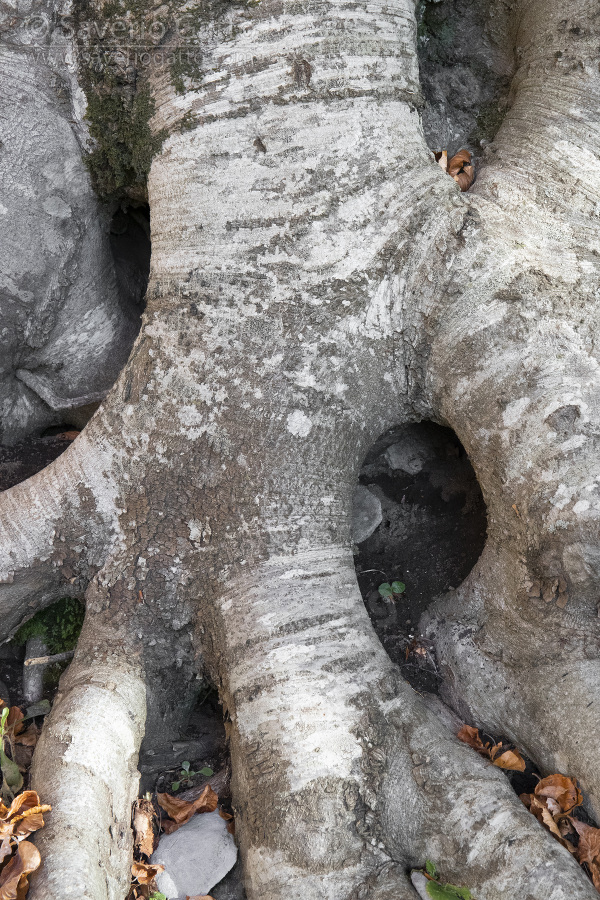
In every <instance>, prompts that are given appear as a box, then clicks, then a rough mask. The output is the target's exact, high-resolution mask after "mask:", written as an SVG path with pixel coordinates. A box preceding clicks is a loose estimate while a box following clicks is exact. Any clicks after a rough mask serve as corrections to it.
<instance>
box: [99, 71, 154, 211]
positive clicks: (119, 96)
mask: <svg viewBox="0 0 600 900" xmlns="http://www.w3.org/2000/svg"><path fill="white" fill-rule="evenodd" d="M153 114H154V99H153V98H152V96H151V94H150V88H149V87H148V86H146V85H144V86H143V87H142V88H141V89H139V90H138V91H136V92H135V93H134V94H133V96H132V97H131V98H127V97H126V96H125V93H124V91H120V90H119V86H118V84H117V83H116V79H115V78H114V77H112V78H111V77H106V78H105V79H103V80H102V81H100V82H99V83H97V84H96V85H94V87H93V88H91V89H89V88H88V110H87V119H88V121H89V123H90V134H91V136H92V137H93V138H94V141H95V144H96V147H95V149H94V150H93V151H92V152H91V153H90V154H88V157H87V160H86V162H87V166H88V168H89V170H90V174H91V176H92V182H93V185H94V188H95V190H96V192H97V193H98V195H99V196H100V197H102V198H103V199H109V198H117V199H118V198H121V197H123V196H126V195H130V194H131V193H132V189H134V191H135V189H136V188H137V189H138V191H140V192H141V193H144V192H145V189H146V180H147V178H148V173H149V171H150V165H151V163H152V159H153V157H154V156H155V154H156V153H158V151H159V150H160V148H161V146H162V144H163V141H164V140H165V138H166V136H167V132H166V130H163V131H161V132H160V133H159V134H153V132H152V129H151V128H150V119H151V118H152V116H153ZM136 193H137V192H136Z"/></svg>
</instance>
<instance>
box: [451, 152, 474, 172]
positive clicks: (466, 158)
mask: <svg viewBox="0 0 600 900" xmlns="http://www.w3.org/2000/svg"><path fill="white" fill-rule="evenodd" d="M470 162H471V154H470V153H469V151H468V150H459V151H458V153H455V154H454V156H453V157H452V159H451V160H450V161H449V163H448V175H451V176H452V178H454V176H455V175H458V173H459V172H460V171H461V169H462V168H463V166H466V165H469V163H470Z"/></svg>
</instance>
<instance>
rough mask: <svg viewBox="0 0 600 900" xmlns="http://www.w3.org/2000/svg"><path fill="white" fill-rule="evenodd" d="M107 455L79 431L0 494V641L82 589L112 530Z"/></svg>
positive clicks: (113, 515)
mask: <svg viewBox="0 0 600 900" xmlns="http://www.w3.org/2000/svg"><path fill="white" fill-rule="evenodd" d="M109 456H110V454H109V452H108V451H107V455H106V457H105V456H104V455H103V453H102V451H101V450H100V449H99V448H98V447H97V446H95V442H94V439H93V437H92V436H91V435H90V434H87V433H84V434H81V435H80V436H79V437H78V438H77V440H76V441H75V442H74V443H73V444H72V445H71V446H70V447H69V448H68V449H67V450H66V451H65V453H63V454H62V455H61V456H60V457H59V458H58V459H56V460H55V461H54V462H53V463H52V464H51V465H49V466H47V467H46V468H45V469H43V470H42V471H41V472H39V473H38V474H37V475H34V476H33V477H32V478H29V479H27V481H24V482H22V483H21V484H18V485H15V487H13V488H10V489H9V490H7V491H4V492H3V493H1V494H0V622H1V625H0V640H2V639H6V638H7V637H9V636H10V635H11V634H12V633H13V632H14V631H15V630H16V629H17V628H18V627H19V625H20V624H22V622H23V621H25V620H26V619H28V618H30V617H31V616H32V615H33V614H34V613H35V612H37V611H38V609H41V608H43V607H44V606H47V605H48V604H49V603H52V602H53V601H55V600H58V599H59V598H60V597H64V596H82V595H83V593H84V592H85V588H86V587H87V584H88V582H89V580H90V579H91V577H92V575H93V574H94V572H95V570H96V568H97V567H98V564H99V563H100V562H101V561H102V559H103V556H104V553H105V550H106V548H108V547H110V544H111V538H112V535H113V534H114V532H115V531H116V525H117V522H116V516H117V511H116V508H115V502H114V496H115V487H114V485H113V484H112V481H111V478H110V475H109V474H108V473H110V466H109V464H108V463H109Z"/></svg>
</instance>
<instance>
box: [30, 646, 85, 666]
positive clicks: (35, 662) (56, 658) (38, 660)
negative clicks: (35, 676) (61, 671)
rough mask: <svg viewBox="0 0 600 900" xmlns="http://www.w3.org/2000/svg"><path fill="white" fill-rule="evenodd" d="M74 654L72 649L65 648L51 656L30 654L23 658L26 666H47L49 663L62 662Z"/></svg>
mask: <svg viewBox="0 0 600 900" xmlns="http://www.w3.org/2000/svg"><path fill="white" fill-rule="evenodd" d="M73 656H75V651H74V650H66V651H65V652H64V653H55V654H54V655H53V656H32V657H31V659H26V660H25V665H26V666H47V665H48V664H49V663H57V662H64V661H65V660H67V659H72V658H73Z"/></svg>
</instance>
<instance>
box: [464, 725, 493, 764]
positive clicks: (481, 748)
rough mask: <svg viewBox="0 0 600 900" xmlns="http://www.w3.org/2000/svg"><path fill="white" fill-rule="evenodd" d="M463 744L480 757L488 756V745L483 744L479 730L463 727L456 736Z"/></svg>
mask: <svg viewBox="0 0 600 900" xmlns="http://www.w3.org/2000/svg"><path fill="white" fill-rule="evenodd" d="M456 737H457V738H458V739H459V741H462V742H463V744H468V745H469V747H472V748H473V750H477V752H478V753H481V755H482V756H487V757H488V758H489V756H490V745H489V744H484V743H483V741H482V740H481V738H480V737H479V728H473V727H472V726H471V725H463V726H462V727H461V729H460V731H459V732H458V734H457V735H456Z"/></svg>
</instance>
